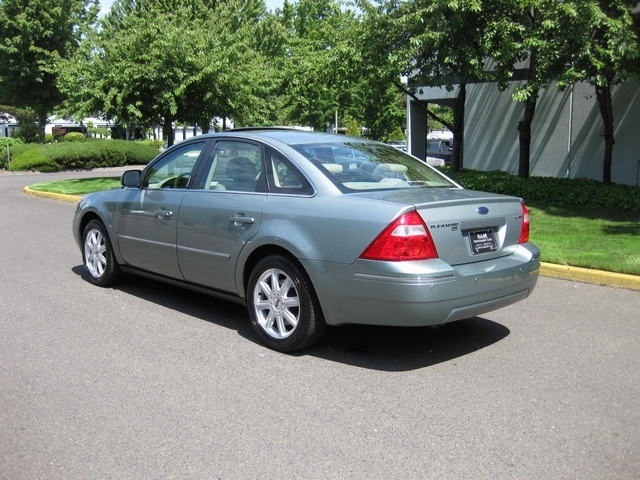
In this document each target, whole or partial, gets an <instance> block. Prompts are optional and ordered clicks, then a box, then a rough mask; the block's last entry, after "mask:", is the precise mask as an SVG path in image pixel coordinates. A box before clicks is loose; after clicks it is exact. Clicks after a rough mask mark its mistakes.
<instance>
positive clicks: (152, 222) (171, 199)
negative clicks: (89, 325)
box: [117, 141, 206, 279]
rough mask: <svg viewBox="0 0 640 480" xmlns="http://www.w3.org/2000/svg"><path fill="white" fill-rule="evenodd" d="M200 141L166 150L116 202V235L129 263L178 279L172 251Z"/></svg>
mask: <svg viewBox="0 0 640 480" xmlns="http://www.w3.org/2000/svg"><path fill="white" fill-rule="evenodd" d="M205 144H206V143H205V142H204V141H196V142H190V143H188V144H186V145H183V146H180V147H177V148H174V149H172V150H169V151H167V153H166V154H165V155H163V156H162V157H160V158H159V159H158V160H157V161H155V162H154V163H153V164H151V165H150V166H149V167H147V168H146V169H145V170H144V172H143V177H142V180H141V184H140V187H139V188H131V189H126V190H125V193H124V195H123V201H121V202H120V204H119V205H118V215H117V238H118V246H119V248H120V253H121V254H122V256H123V259H124V261H125V263H126V264H127V265H129V266H132V267H136V268H140V269H142V270H146V271H149V272H152V273H155V274H158V275H163V276H167V277H171V278H177V279H181V278H182V274H181V272H180V268H179V267H178V257H177V253H176V230H177V225H178V212H179V211H180V205H181V204H182V201H183V200H184V198H185V196H186V194H187V191H188V190H187V188H188V187H189V186H190V183H191V177H192V175H193V173H194V169H195V165H196V162H197V160H198V157H199V156H200V154H201V153H202V151H203V150H204V147H205Z"/></svg>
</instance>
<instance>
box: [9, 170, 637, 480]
mask: <svg viewBox="0 0 640 480" xmlns="http://www.w3.org/2000/svg"><path fill="white" fill-rule="evenodd" d="M61 175H62V174H52V175H28V174H21V175H11V174H5V175H0V259H2V274H1V275H0V478H7V479H13V480H20V479H36V478H46V479H69V478H114V479H131V478H149V479H156V478H157V479H161V478H162V479H165V478H181V479H191V478H193V479H203V478H225V479H226V478H231V479H235V478H238V479H239V478H264V479H271V478H273V479H276V478H278V479H282V478H329V479H331V478H367V479H371V478H406V479H414V478H415V479H426V478H434V479H461V478H465V479H486V478H497V479H503V478H504V479H512V478H514V479H578V478H579V479H637V478H640V476H639V473H638V472H640V409H639V408H638V398H640V381H639V380H640V373H639V372H640V349H639V348H638V345H639V339H640V317H639V315H638V312H639V311H640V293H639V292H637V291H632V290H627V289H623V288H613V287H602V286H596V285H589V284H584V283H578V282H573V281H567V280H560V279H555V278H541V279H540V280H539V283H538V287H537V290H536V291H535V292H534V294H533V295H532V296H531V297H530V298H529V299H527V300H525V301H524V302H521V303H519V304H516V305H513V306H511V307H508V308H504V309H502V310H498V311H496V312H492V313H489V314H486V315H483V316H482V317H474V318H471V319H468V320H464V321H461V322H456V323H454V324H451V325H448V326H444V327H440V328H436V329H433V328H424V329H398V328H372V327H360V326H358V327H356V326H347V327H341V328H334V329H331V330H330V331H329V334H328V335H327V338H326V339H325V340H324V341H323V342H322V343H320V344H319V345H317V346H316V347H314V348H312V349H310V350H307V351H304V352H301V353H298V354H295V355H283V354H279V353H276V352H273V351H270V350H268V349H265V348H264V347H263V346H261V345H260V344H259V343H258V342H257V340H256V339H255V338H254V336H253V332H252V330H251V327H250V325H249V322H248V319H247V315H246V311H245V310H244V309H243V308H242V307H240V306H238V305H234V304H231V303H226V302H223V301H220V300H216V299H213V298H210V297H207V296H204V295H200V294H196V293H192V292H189V291H186V290H181V289H178V288H174V287H168V286H166V285H162V284H158V283H155V282H151V281H148V280H144V279H135V278H131V279H129V280H128V281H127V282H125V283H124V284H122V285H121V286H119V287H117V288H113V289H101V288H97V287H94V286H92V285H91V284H89V282H88V281H87V280H86V279H85V276H84V273H83V268H82V266H81V257H80V252H79V250H78V248H77V247H76V245H75V244H74V243H73V239H72V237H71V231H70V228H71V219H72V216H73V212H74V209H75V206H74V205H73V204H71V203H67V202H59V201H54V200H50V199H43V198H37V197H32V196H28V195H25V194H23V193H22V192H21V190H22V187H24V186H25V185H28V184H31V183H34V182H36V181H47V180H51V179H62V178H68V177H69V174H66V175H65V176H64V177H62V176H61ZM77 175H79V176H80V175H100V172H93V173H88V174H82V173H78V174H77ZM102 175H104V173H102ZM543 253H544V252H543Z"/></svg>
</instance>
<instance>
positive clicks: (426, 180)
mask: <svg viewBox="0 0 640 480" xmlns="http://www.w3.org/2000/svg"><path fill="white" fill-rule="evenodd" d="M292 147H293V148H294V149H295V150H297V151H298V152H300V153H301V154H302V155H304V156H305V157H306V158H308V159H309V160H311V161H312V162H313V163H314V164H315V165H316V166H317V167H318V168H319V169H320V170H322V171H323V172H324V174H325V175H326V176H327V177H328V178H329V179H331V180H332V181H333V182H334V183H335V184H336V185H337V186H338V187H339V188H340V189H341V190H342V191H344V192H349V191H362V190H386V189H403V188H455V187H456V185H455V184H454V183H452V182H451V181H449V179H447V178H446V177H445V176H444V175H442V174H440V173H439V172H438V171H436V170H434V169H432V168H431V167H429V166H428V165H427V164H425V163H424V162H421V161H420V160H418V159H416V158H414V157H412V156H410V155H407V154H406V153H404V152H402V151H400V150H398V149H397V148H393V147H390V146H387V145H382V144H377V143H365V142H362V143H360V142H344V143H330V144H328V143H322V144H305V145H292Z"/></svg>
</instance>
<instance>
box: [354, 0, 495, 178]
mask: <svg viewBox="0 0 640 480" xmlns="http://www.w3.org/2000/svg"><path fill="white" fill-rule="evenodd" d="M358 4H359V6H360V7H361V9H362V10H363V11H364V12H365V14H366V16H367V19H366V23H367V24H368V27H367V30H368V32H369V33H368V35H367V36H366V38H365V41H364V42H363V49H364V54H363V55H364V57H365V59H366V61H367V62H368V63H369V64H370V65H372V66H374V68H376V69H378V71H379V72H380V73H379V75H380V77H382V78H386V79H387V80H388V81H389V82H392V83H393V84H395V85H396V86H397V87H398V88H400V89H403V90H404V92H405V93H406V94H407V95H410V96H414V97H415V93H416V91H417V90H418V89H419V88H420V85H425V86H435V85H437V86H442V85H444V86H446V87H447V88H449V89H453V88H454V87H457V88H458V96H457V100H456V103H455V106H454V109H453V123H452V124H449V123H448V122H447V121H446V120H445V119H442V118H436V120H438V121H440V123H443V124H445V125H447V126H448V127H449V128H450V130H451V131H452V132H453V135H454V147H453V155H452V164H453V165H452V166H453V169H454V171H458V170H460V169H461V168H462V153H463V148H464V106H465V101H466V88H467V85H468V84H469V83H470V82H475V81H478V80H480V79H482V78H483V77H484V70H483V66H484V63H485V58H486V51H485V40H484V38H483V34H484V31H485V26H486V22H487V11H486V9H484V8H483V4H482V2H481V1H480V0H456V1H451V0H416V1H413V2H398V1H395V0H387V1H384V2H381V3H380V5H379V6H377V7H374V6H373V5H372V4H371V3H370V2H368V1H360V2H358ZM401 75H402V76H406V77H408V78H410V83H409V85H408V86H406V87H405V86H404V85H403V84H402V83H401V82H400V81H399V80H398V78H399V77H400V76H401ZM427 114H428V115H430V116H433V113H431V114H429V113H428V112H427ZM425 134H426V132H425Z"/></svg>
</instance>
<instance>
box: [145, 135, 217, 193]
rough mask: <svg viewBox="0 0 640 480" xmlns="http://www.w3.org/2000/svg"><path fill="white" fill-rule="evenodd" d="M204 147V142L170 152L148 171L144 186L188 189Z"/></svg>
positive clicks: (190, 144)
mask: <svg viewBox="0 0 640 480" xmlns="http://www.w3.org/2000/svg"><path fill="white" fill-rule="evenodd" d="M204 145H205V143H204V142H194V143H189V144H188V145H184V146H182V147H177V148H175V149H173V150H170V151H169V152H167V154H166V155H164V156H163V157H162V158H161V159H159V160H158V161H157V162H155V163H154V164H152V165H151V166H150V167H149V168H148V169H147V170H146V172H145V176H144V180H143V182H142V185H143V186H145V187H147V188H187V186H188V185H189V181H190V180H191V176H192V175H193V170H194V167H195V165H196V162H197V161H198V157H199V156H200V152H202V150H203V148H204Z"/></svg>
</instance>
